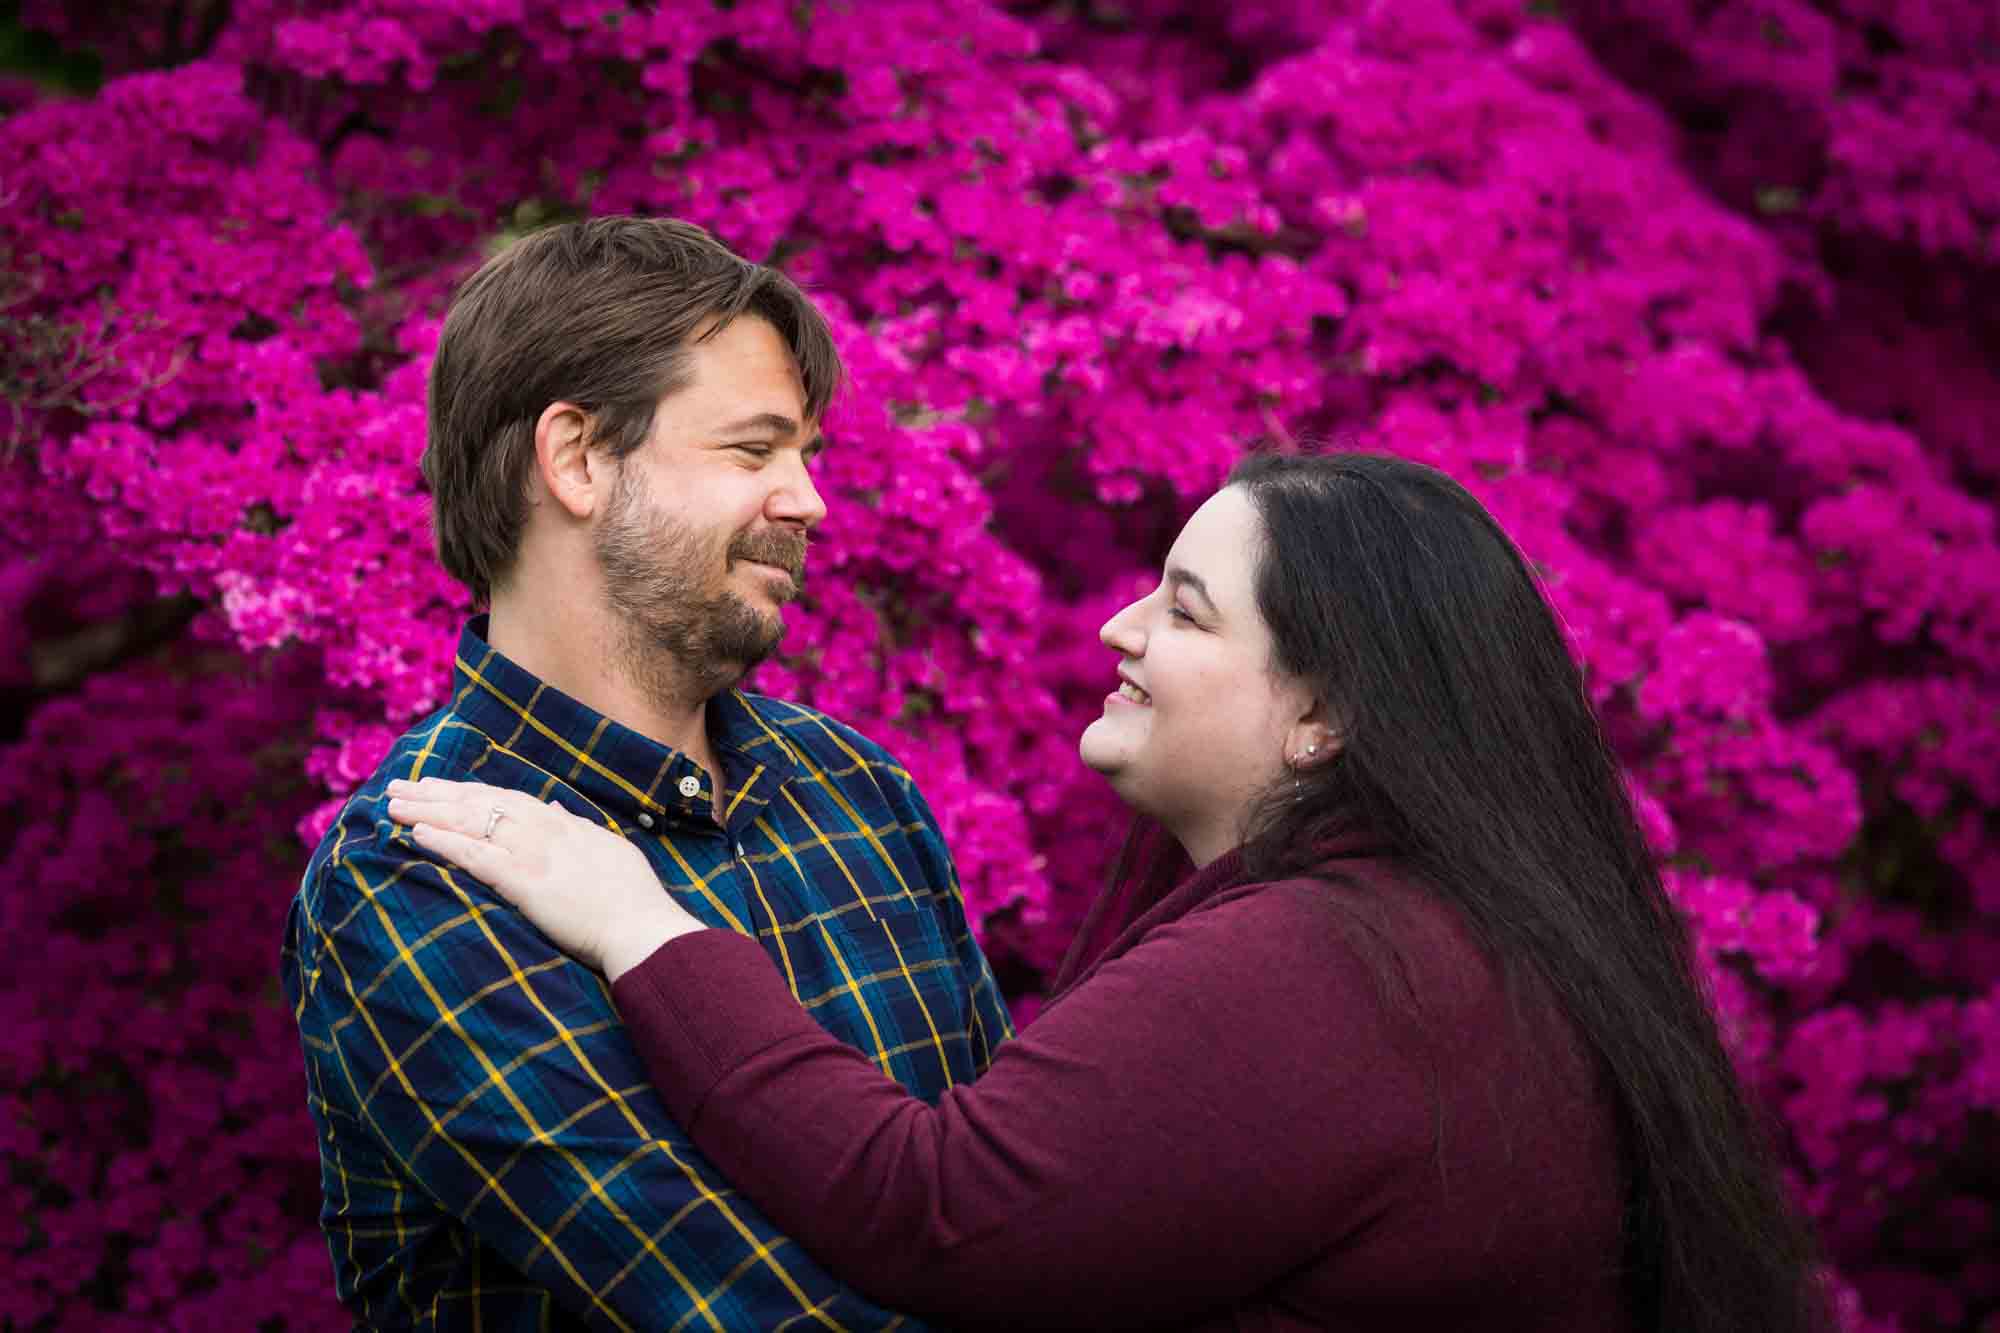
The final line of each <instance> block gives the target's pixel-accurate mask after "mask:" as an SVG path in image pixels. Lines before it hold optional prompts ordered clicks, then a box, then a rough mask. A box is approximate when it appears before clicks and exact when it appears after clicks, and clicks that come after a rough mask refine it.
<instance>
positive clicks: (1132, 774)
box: [1077, 486, 1330, 865]
mask: <svg viewBox="0 0 2000 1333" xmlns="http://www.w3.org/2000/svg"><path fill="white" fill-rule="evenodd" d="M1263 538H1264V532H1263V523H1262V521H1261V520H1260V519H1259V518H1258V516H1257V509H1256V505H1255V504H1254V502H1253V501H1252V500H1251V499H1250V497H1249V495H1248V494H1247V493H1246V492H1245V491H1244V490H1243V488H1242V487H1240V486H1230V487H1226V488H1224V489H1223V490H1221V491H1219V492H1217V493H1216V494H1215V495H1214V496H1212V497H1210V499H1209V500H1208V502H1207V503H1206V504H1204V505H1202V507H1201V508H1200V509H1198V510H1196V511H1195V514H1194V517H1192V518H1190V519H1189V520H1188V523H1187V526H1186V527H1185V528H1183V529H1182V530H1181V535H1180V537H1179V538H1178V539H1177V540H1176V541H1175V542H1174V547H1173V550H1172V551H1170V552H1168V554H1167V563H1166V568H1165V570H1164V571H1163V575H1162V578H1161V581H1160V585H1159V586H1158V587H1157V588H1155V589H1154V590H1153V591H1152V593H1151V594H1149V595H1148V596H1146V597H1143V598H1141V599H1140V600H1138V601H1136V602H1134V603H1132V604H1131V605H1130V606H1128V607H1126V608H1125V609H1124V610H1122V611H1120V612H1119V613H1118V614H1117V615H1115V616H1113V617H1112V618H1111V619H1110V620H1109V621H1107V622H1106V623H1105V626H1104V628H1103V629H1102V630H1101V631H1099V634H1098V637H1099V638H1101V639H1102V640H1103V641H1104V644H1105V646H1106V647H1108V648H1111V649H1113V650H1115V651H1116V652H1117V654H1118V659H1119V661H1118V675H1119V678H1120V679H1119V681H1118V682H1115V683H1117V684H1118V689H1116V690H1114V691H1113V692H1112V693H1111V694H1110V695H1108V696H1106V698H1105V700H1104V715H1103V716H1102V717H1100V718H1098V719H1097V720H1096V721H1095V722H1093V723H1091V724H1090V726H1089V727H1087V728H1086V729H1085V730H1084V733H1083V738H1082V740H1081V741H1079V742H1078V744H1077V750H1078V753H1079V754H1081V756H1082V757H1083V762H1084V763H1086V764H1088V765H1089V766H1090V767H1091V768H1094V769H1096V770H1097V771H1098V772H1100V773H1102V774H1104V775H1105V777H1107V778H1109V779H1110V780H1111V785H1112V787H1113V788H1114V789H1115V790H1116V791H1117V792H1118V794H1119V795H1120V796H1122V797H1123V798H1124V799H1125V802H1126V804H1128V805H1130V806H1131V807H1132V808H1133V809H1135V810H1138V811H1140V812H1142V813H1144V814H1148V815H1151V816H1152V817H1153V818H1155V819H1157V820H1159V821H1160V822H1161V823H1162V824H1163V825H1165V826H1166V828H1167V829H1168V830H1169V831H1171V832H1172V833H1173V834H1174V836H1175V837H1177V838H1179V839H1180V842H1181V845H1182V846H1183V847H1185V848H1186V849H1187V852H1188V855H1189V856H1190V857H1191V858H1193V860H1194V862H1195V864H1196V865H1206V864H1207V863H1208V862H1209V861H1211V860H1213V859H1215V857H1217V856H1219V855H1221V854H1222V853H1223V852H1225V851H1228V850H1229V849H1230V848H1231V847H1234V846H1235V845H1236V844H1237V843H1238V842H1239V841H1240V840H1241V838H1242V834H1243V831H1244V820H1245V817H1246V815H1247V814H1248V812H1249V808H1250V805H1251V803H1252V802H1253V801H1254V800H1255V799H1256V798H1257V797H1259V796H1261V795H1262V794H1263V793H1264V792H1265V791H1267V790H1268V789H1269V788H1270V786H1271V785H1272V784H1273V783H1274V782H1277V781H1279V780H1280V779H1284V778H1286V777H1288V774H1289V765H1290V764H1293V763H1309V762H1318V761H1320V760H1322V759H1323V758H1325V757H1327V756H1328V754H1329V740H1330V738H1329V737H1328V736H1327V734H1326V732H1325V729H1324V727H1323V726H1322V725H1321V724H1320V721H1319V717H1320V715H1319V711H1318V709H1317V708H1316V707H1315V706H1314V703H1313V699H1312V694H1311V692H1310V690H1309V689H1308V688H1307V687H1306V686H1305V684H1304V683H1303V682H1301V681H1298V680H1295V679H1280V678H1278V677H1277V676H1276V675H1274V674H1273V669H1272V665H1271V632H1270V629H1269V628H1268V627H1267V626H1266V625H1265V623H1264V618H1263V616H1262V615H1261V614H1259V612H1258V610H1257V598H1256V593H1255V591H1254V589H1253V587H1252V580H1253V578H1254V576H1255V571H1256V567H1257V553H1258V550H1259V547H1260V545H1261V543H1262V541H1263ZM1308 746H1312V747H1315V748H1314V750H1313V752H1312V754H1311V755H1310V756H1309V755H1308V754H1307V747H1308Z"/></svg>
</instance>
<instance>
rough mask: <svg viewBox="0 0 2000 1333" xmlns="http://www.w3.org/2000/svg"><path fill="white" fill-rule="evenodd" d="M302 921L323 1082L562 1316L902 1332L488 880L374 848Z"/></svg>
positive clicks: (644, 1325) (354, 851) (363, 850)
mask: <svg viewBox="0 0 2000 1333" xmlns="http://www.w3.org/2000/svg"><path fill="white" fill-rule="evenodd" d="M311 908H312V910H311V912H310V914H309V922H310V924H309V926H308V928H307V930H306V931H305V932H304V934H303V937H302V938H301V940H300V942H299V943H300V946H301V948H300V952H301V959H302V963H303V964H304V966H305V968H306V969H307V978H306V980H307V984H306V986H305V988H304V999H303V1004H304V1005H307V1006H313V1007H316V1008H317V1009H318V1010H319V1011H320V1012H319V1013H317V1014H315V1015H313V1016H312V1019H313V1021H312V1024H311V1026H312V1027H313V1028H314V1029H315V1030H317V1031H320V1032H323V1033H328V1034H331V1040H330V1042H329V1043H328V1046H329V1048H330V1049H329V1050H327V1051H326V1052H325V1053H323V1056H322V1060H323V1064H324V1066H325V1074H326V1081H328V1082H330V1083H331V1084H332V1085H333V1086H335V1087H337V1088H338V1090H339V1093H340V1095H341V1097H342V1100H343V1101H345V1102H347V1103H349V1105H350V1107H351V1110H352V1113H353V1115H354V1117H355V1118H356V1119H358V1120H359V1122H360V1123H361V1125H362V1126H364V1127H365V1129H366V1130H367V1131H369V1132H372V1133H373V1135H375V1136H376V1137H377V1138H378V1139H379V1141H380V1143H381V1145H382V1146H383V1147H384V1148H385V1150H386V1151H387V1152H388V1153H389V1154H390V1155H391V1156H392V1157H393V1158H394V1159H395V1161H396V1162H398V1163H400V1165H401V1167H402V1168H403V1170H404V1171H406V1172H407V1173H408V1175H409V1176H410V1177H411V1178H413V1179H414V1180H415V1181H416V1182H417V1183H418V1184H419V1185H420V1187H421V1188H422V1189H423V1190H425V1191H427V1192H428V1193H429V1194H431V1195H432V1196H433V1197H434V1198H435V1199H436V1200H437V1201H438V1202H439V1203H440V1205H441V1206H443V1207H444V1208H445V1209H446V1210H447V1211H449V1212H450V1213H452V1214H453V1215H455V1216H456V1217H458V1218H459V1219H461V1220H462V1221H463V1222H464V1223H465V1224H466V1225H467V1226H468V1227H469V1228H470V1229H471V1230H472V1231H473V1232H474V1233H475V1234H476V1235H478V1236H479V1237H480V1238H481V1239H482V1240H484V1241H485V1242H486V1243H487V1244H489V1245H491V1246H492V1247H493V1248H495V1249H496V1250H498V1251H499V1252H500V1253H501V1254H502V1255H504V1256H505V1257H506V1258H507V1260H508V1261H509V1262H510V1263H512V1264H513V1265H514V1266H515V1267H516V1268H517V1269H518V1270H519V1271H520V1272H521V1273H522V1274H523V1275H525V1276H526V1277H528V1278H529V1279H530V1280H532V1281H534V1282H536V1283H538V1284H540V1285H541V1286H543V1287H545V1288H546V1289H547V1290H548V1291H549V1292H550V1293H552V1295H553V1296H554V1299H555V1300H556V1302H557V1304H559V1305H560V1306H562V1307H563V1308H565V1309H567V1310H569V1311H570V1312H572V1313H574V1314H576V1315H579V1316H582V1317H583V1318H584V1319H585V1320H586V1321H587V1322H588V1323H589V1325H590V1326H591V1327H595V1328H609V1329H664V1328H669V1327H673V1328H681V1327H686V1328H712V1329H723V1328H776V1327H780V1326H782V1327H787V1328H801V1329H802V1328H826V1329H864V1328H866V1329H878V1328H891V1327H894V1328H902V1329H910V1328H913V1327H915V1325H913V1324H912V1323H911V1321H909V1320H907V1319H902V1318H900V1317H899V1316H896V1315H894V1314H892V1313H891V1312H888V1311H885V1310H882V1309H880V1308H878V1307H876V1306H874V1305H873V1304H871V1303H870V1302H868V1301H867V1300H866V1299H865V1298H863V1297H861V1296H860V1295H859V1294H858V1293H856V1292H854V1291H852V1290H851V1289H849V1288H847V1287H845V1286H843V1285H842V1284H840V1283H838V1282H836V1281H835V1280H834V1279H832V1278H831V1277H829V1276H828V1275H827V1274H826V1273H825V1272H824V1271H823V1270H821V1269H820V1268H819V1267H818V1266H816V1265H815V1264H814V1263H813V1262H812V1260H811V1259H810V1258H809V1257H808V1256H807V1254H806V1253H805V1252H804V1251H803V1250H802V1249H801V1248H800V1247H798V1246H797V1245H795V1244H793V1243H791V1242H790V1241H789V1240H787V1238H786V1237H785V1236H784V1235H782V1234H781V1233H780V1232H778V1231H777V1230H776V1229H775V1228H774V1227H773V1226H772V1225H771V1223H770V1222H769V1221H768V1220H767V1219H766V1218H765V1216H764V1215H763V1214H762V1213H760V1212H759V1211H758V1210H757V1209H756V1208H755V1207H754V1206H753V1205H752V1204H750V1203H749V1202H748V1201H747V1200H745V1199H744V1198H743V1197H741V1196H740V1195H738V1194H736V1193H735V1192H734V1191H733V1190H731V1189H730V1188H729V1186H728V1185H727V1184H726V1183H725V1181H724V1178H723V1177H722V1176H721V1175H719V1174H718V1173H717V1172H716V1171H715V1169H714V1168H713V1167H711V1166H710V1164H709V1162H708V1161H707V1160H706V1159H705V1158H704V1157H703V1156H702V1155H701V1154H700V1152H699V1151H698V1150H697V1149H696V1148H695V1147H694V1146H693V1145H692V1144H691V1143H690V1142H689V1140H688V1138H687V1137H686V1135H685V1134H684V1133H683V1131H682V1130H681V1129H680V1127H679V1126H677V1125H676V1124H675V1123H674V1121H673V1119H672V1118H671V1117H670V1116H669V1115H668V1113H667V1111H666V1109H665V1107H664V1106H663V1105H662V1104H661V1102H660V1099H659V1098H658V1097H657V1096H656V1095H655V1094H654V1092H653V1091H652V1089H651V1088H650V1087H648V1086H647V1083H646V1077H645V1072H644V1069H643V1067H642V1066H641V1064H640V1062H639V1060H638V1057H637V1055H636V1053H635V1052H634V1050H633V1048H632V1045H631V1043H630V1041H629V1038H628V1037H627V1034H626V1032H625V1029H624V1026H623V1025H622V1024H621V1023H620V1022H619V1020H618V1018H617V1015H616V1013H615V1011H614V1010H613V1009H612V1007H611V1004H610V997H609V995H608V993H607V991H606V989H605V987H604V984H603V982H602V980H601V979H600V978H598V977H597V976H596V975H595V974H594V973H591V972H589V971H587V970H586V969H584V968H582V967H579V966H577V965H576V964H575V963H572V962H570V961H569V960H568V959H566V958H565V957H564V956H563V955H562V954H561V953H559V952H558V951H557V950H556V949H555V948H554V947H553V946H552V945H550V943H549V942H548V941H547V940H546V939H545V938H544V937H543V936H541V935H540V934H539V933H538V932H537V931H535V930H534V929H533V927H532V926H530V925H529V924H528V922H527V920H526V919H525V918H524V917H522V916H521V915H520V914H519V913H518V912H515V911H514V910H513V909H511V908H510V907H508V906H507V905H506V904H505V903H503V902H501V901H500V900H499V899H498V898H497V897H495V896H493V895H492V894H491V893H490V892H489V891H488V890H487V889H486V888H485V886H483V885H481V884H480V883H478V882H477V881H475V880H472V879H470V878H469V877H467V876H465V875H464V874H463V873H461V872H459V871H456V870H454V869H452V868H450V867H448V866H446V865H443V864H441V863H438V862H435V861H433V860H431V859H429V858H427V857H426V856H425V855H424V853H422V852H421V851H420V850H419V849H417V848H415V847H414V846H413V845H409V844H407V843H404V842H403V841H402V839H400V838H397V839H394V840H390V839H388V837H387V835H378V836H377V837H375V838H373V839H370V840H367V841H365V842H362V843H360V844H358V845H357V844H350V845H349V846H348V847H346V848H345V849H343V850H342V851H341V852H339V853H338V854H337V855H336V856H334V857H332V858H330V859H329V860H328V861H327V862H326V863H325V864H324V865H323V866H322V868H321V869H320V872H319V876H318V883H317V885H316V891H315V892H314V894H313V895H312V903H311ZM751 947H752V948H756V947H757V946H756V945H755V944H754V943H752V945H751ZM780 984H781V985H782V983H780ZM808 1021H810V1020H808Z"/></svg>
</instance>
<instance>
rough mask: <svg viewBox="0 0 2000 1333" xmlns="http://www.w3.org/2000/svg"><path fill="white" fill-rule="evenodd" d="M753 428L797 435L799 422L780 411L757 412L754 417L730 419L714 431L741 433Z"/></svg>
mask: <svg viewBox="0 0 2000 1333" xmlns="http://www.w3.org/2000/svg"><path fill="white" fill-rule="evenodd" d="M753 430H768V431H775V432H776V433H777V434H779V435H797V434H798V433H799V423H798V422H796V421H794V420H792V419H791V418H790V417H788V416H786V415H785V414H784V413H782V412H759V413H758V414H757V415H756V416H754V417H744V418H743V419H742V420H741V421H732V422H730V423H729V424H728V425H727V426H723V427H720V428H718V429H717V430H716V432H715V433H716V434H717V435H741V434H743V433H745V432H747V431H753Z"/></svg>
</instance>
